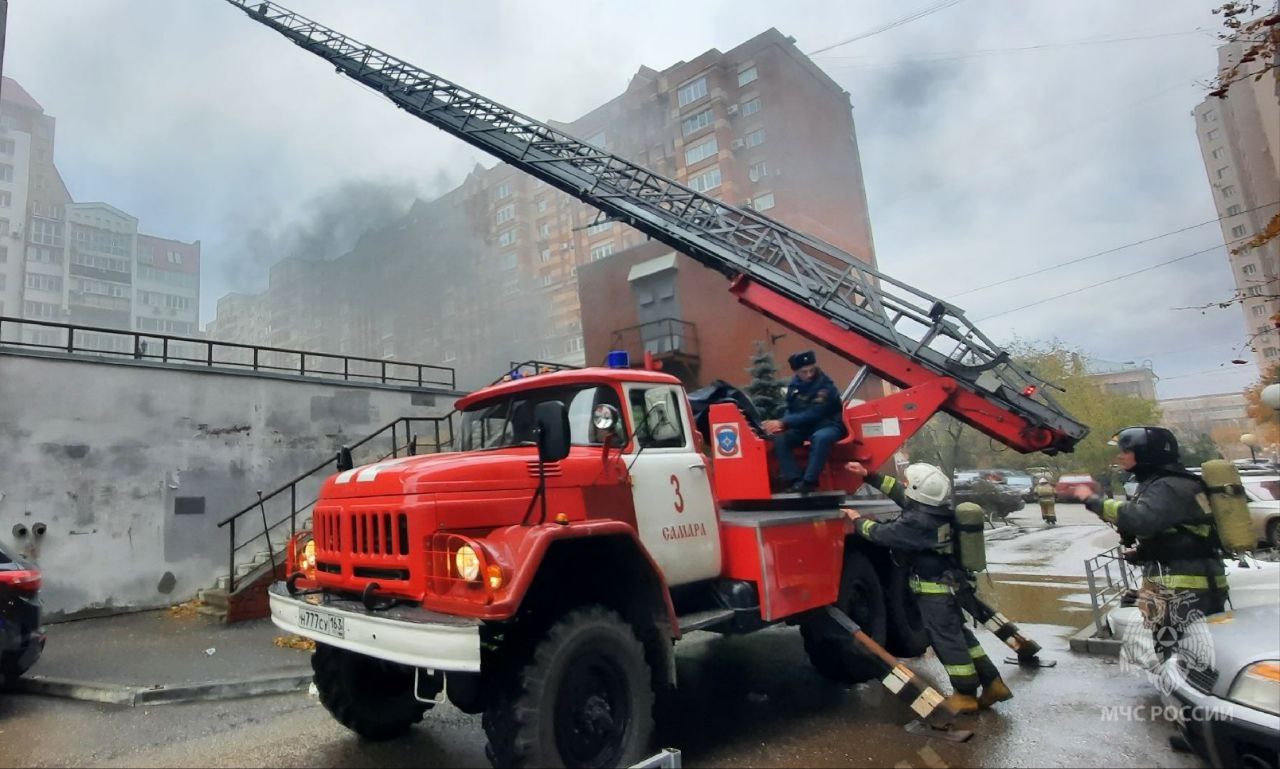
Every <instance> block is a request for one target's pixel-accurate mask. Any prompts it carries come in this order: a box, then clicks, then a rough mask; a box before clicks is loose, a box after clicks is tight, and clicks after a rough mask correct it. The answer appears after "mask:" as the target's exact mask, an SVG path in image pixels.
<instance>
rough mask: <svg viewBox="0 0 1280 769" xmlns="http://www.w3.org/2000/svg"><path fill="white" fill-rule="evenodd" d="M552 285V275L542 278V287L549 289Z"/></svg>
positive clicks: (548, 274)
mask: <svg viewBox="0 0 1280 769" xmlns="http://www.w3.org/2000/svg"><path fill="white" fill-rule="evenodd" d="M550 285H551V274H550V273H547V274H546V275H543V276H542V287H543V288H548V287H550Z"/></svg>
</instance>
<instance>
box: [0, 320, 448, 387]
mask: <svg viewBox="0 0 1280 769" xmlns="http://www.w3.org/2000/svg"><path fill="white" fill-rule="evenodd" d="M0 346H4V347H18V348H26V349H38V350H49V351H56V352H65V353H80V354H90V355H102V356H108V357H118V358H133V359H136V360H149V361H158V362H161V363H183V364H190V365H197V366H206V367H209V368H222V369H235V370H241V371H243V370H250V371H260V372H275V373H283V374H296V375H299V376H306V377H316V378H325V379H342V380H345V381H357V382H378V383H381V384H395V385H406V386H408V385H412V386H415V387H429V386H434V387H447V388H449V389H450V390H453V389H456V387H457V372H455V371H454V369H452V368H450V367H448V366H435V365H431V364H427V363H409V362H406V361H397V360H385V359H381V358H364V357H360V356H357V355H340V354H337V353H324V352H308V351H304V350H291V349H287V348H283V347H268V346H265V345H253V344H241V343H239V342H222V341H217V340H214V339H200V338H197V337H189V336H174V335H172V334H160V333H154V332H150V331H122V330H120V329H114V328H102V327H98V326H83V325H77V324H73V323H58V322H54V321H45V320H31V319H29V318H9V317H0Z"/></svg>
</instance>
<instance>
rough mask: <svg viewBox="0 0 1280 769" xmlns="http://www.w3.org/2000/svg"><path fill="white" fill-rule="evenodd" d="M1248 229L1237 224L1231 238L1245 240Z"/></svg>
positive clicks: (1233, 228)
mask: <svg viewBox="0 0 1280 769" xmlns="http://www.w3.org/2000/svg"><path fill="white" fill-rule="evenodd" d="M1246 231H1247V228H1246V227H1245V226H1244V225H1243V224H1237V225H1236V226H1234V227H1232V228H1231V237H1233V238H1243V237H1244V234H1245V232H1246Z"/></svg>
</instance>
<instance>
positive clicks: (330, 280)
mask: <svg viewBox="0 0 1280 769" xmlns="http://www.w3.org/2000/svg"><path fill="white" fill-rule="evenodd" d="M552 125H553V126H555V127H558V128H561V129H563V130H565V131H567V132H568V133H570V134H572V135H574V136H577V137H580V138H582V139H583V140H584V141H587V142H589V143H591V144H594V145H596V146H599V147H602V148H604V149H606V150H608V151H609V152H612V153H614V154H617V155H620V156H622V157H625V158H627V159H629V160H631V161H633V162H635V163H638V164H639V165H641V166H644V167H646V168H649V169H652V170H654V171H656V172H658V173H661V174H663V175H665V176H668V177H671V178H674V179H677V180H678V181H681V182H683V183H684V184H687V185H688V186H690V187H692V188H693V189H695V190H698V191H700V192H705V193H707V194H710V195H713V196H715V197H718V198H720V199H722V200H725V201H728V202H731V203H733V204H734V205H747V206H751V207H753V208H755V209H756V210H759V211H762V212H767V213H768V215H770V216H773V217H775V218H778V219H780V220H782V221H786V222H787V223H788V224H791V225H793V226H796V227H798V228H799V229H801V230H803V231H805V232H807V233H809V234H812V235H815V236H817V237H820V238H823V239H825V240H827V241H829V242H831V243H833V244H835V245H837V246H839V247H841V248H842V249H844V250H846V251H848V252H850V253H852V254H855V255H857V256H858V257H860V258H863V259H865V260H867V261H868V262H870V263H873V264H874V256H873V253H874V252H873V248H872V243H871V229H870V223H869V217H868V213H867V203H866V196H865V193H864V190H863V185H862V173H861V165H860V162H859V158H858V148H857V141H856V137H855V134H854V126H853V118H852V113H851V109H850V104H849V95H848V94H847V93H845V92H844V91H843V90H841V89H840V87H839V86H838V85H836V83H835V82H834V81H832V80H831V79H830V78H829V77H827V75H825V74H824V73H823V72H822V71H821V70H820V69H818V68H817V67H816V66H815V65H814V64H813V63H812V62H811V61H809V59H808V58H807V57H805V56H804V55H803V54H802V53H801V52H800V51H799V50H798V49H797V48H796V46H795V43H794V41H792V40H791V39H790V38H787V37H784V36H783V35H782V34H781V33H779V32H778V31H777V30H774V29H770V30H768V31H766V32H764V33H762V34H761V35H758V36H756V37H755V38H753V39H751V40H749V41H747V42H745V43H743V44H741V45H739V46H737V47H735V48H733V49H732V50H730V51H728V52H726V53H721V52H720V51H717V50H711V51H707V52H705V53H703V54H701V55H700V56H698V57H696V58H695V59H693V60H692V61H689V62H680V63H678V64H676V65H673V66H671V67H669V68H667V69H666V70H663V71H661V72H659V71H656V70H653V69H651V68H649V67H641V68H640V70H639V71H638V72H637V73H636V75H635V76H634V77H633V78H632V79H631V81H630V83H629V85H628V86H627V88H626V90H625V91H624V92H623V93H622V94H621V95H619V96H617V97H616V98H614V99H612V100H610V101H609V102H607V103H606V104H604V105H601V106H600V107H598V108H596V109H594V110H592V111H591V112H589V113H587V114H586V115H584V116H582V117H580V118H578V119H577V120H574V121H572V122H570V123H554V122H552ZM423 130H433V129H431V128H429V127H427V126H425V125H424V126H423ZM428 230H432V232H431V233H430V234H428V232H427V231H428ZM405 233H418V234H419V238H418V240H417V241H416V242H415V243H413V244H412V245H410V246H407V247H399V246H395V245H391V244H394V243H395V242H396V240H397V238H398V237H402V236H403V235H404V234H405ZM646 240H647V238H646V236H645V235H643V234H641V233H640V232H638V231H636V230H634V229H631V228H630V227H628V226H626V225H623V224H621V223H617V222H610V221H604V220H602V218H601V216H600V214H599V212H598V211H597V210H596V209H594V208H592V207H590V206H587V205H585V204H583V203H580V202H579V201H577V200H576V199H575V198H572V197H570V196H568V195H566V194H564V193H561V192H559V191H558V190H556V189H554V188H553V187H550V186H548V185H546V184H544V183H542V182H540V181H538V180H536V179H534V178H532V177H530V176H528V175H527V174H525V173H523V172H521V171H519V170H517V169H515V168H513V167H511V166H509V165H506V164H498V165H496V166H494V167H492V168H487V169H486V168H481V167H477V168H476V169H475V170H473V172H472V173H471V174H469V175H468V177H467V179H466V181H465V182H464V183H463V185H462V186H461V187H459V188H457V189H456V190H453V191H452V192H450V193H448V194H447V195H445V196H443V197H442V198H441V199H439V200H437V201H433V202H431V203H419V204H417V205H415V207H414V210H413V211H411V212H410V214H409V215H407V216H406V217H405V218H404V220H403V221H400V222H396V223H393V224H391V225H389V226H387V227H385V228H382V229H380V230H378V231H376V232H371V233H369V234H368V235H367V236H366V237H365V238H363V239H362V242H361V243H360V244H358V245H357V247H356V248H355V249H354V250H353V252H352V253H351V254H349V255H347V256H344V257H342V258H341V259H338V260H334V262H335V263H344V264H350V265H353V267H354V266H356V265H359V266H358V268H352V267H344V268H340V269H341V270H343V272H342V277H336V276H335V274H334V272H333V271H334V269H336V268H335V267H334V266H333V265H332V264H329V263H319V262H316V261H306V262H303V261H301V260H299V264H298V265H297V266H298V270H297V271H296V272H295V273H294V274H293V276H292V280H291V281H290V284H289V286H290V291H289V292H288V293H289V295H288V296H285V292H283V291H277V290H276V289H275V284H276V276H275V275H274V272H273V275H272V288H270V289H268V291H267V292H266V294H265V295H264V296H266V297H268V298H269V299H268V304H269V305H270V308H271V309H270V318H271V330H272V333H273V334H275V333H276V332H277V330H281V331H282V332H283V329H285V328H286V327H287V328H288V329H289V333H291V334H292V333H298V331H299V330H300V329H303V328H304V327H306V326H307V324H312V326H313V327H315V328H323V327H326V324H328V323H330V322H332V321H336V319H337V318H343V317H345V320H343V321H342V322H341V323H338V322H333V323H332V325H333V327H332V328H331V331H330V332H328V333H325V334H323V335H322V338H320V339H318V340H317V341H316V343H317V344H318V345H319V348H320V349H326V350H328V349H332V350H334V351H339V352H346V353H349V354H356V355H366V356H370V357H382V356H386V355H392V356H394V357H400V358H409V359H418V360H422V359H426V360H434V361H438V362H441V363H445V364H447V365H450V366H455V367H456V368H457V369H458V372H459V377H460V380H461V381H462V382H463V383H467V384H475V383H479V382H480V381H483V380H485V379H486V378H487V379H492V378H493V376H494V375H495V374H496V373H498V371H499V370H500V369H499V367H500V366H502V365H505V364H506V363H507V362H509V361H512V360H517V361H518V360H526V359H538V360H546V361H552V362H560V363H568V364H579V365H580V364H584V363H587V362H589V361H588V360H587V356H586V353H585V345H584V341H583V323H584V318H583V317H582V314H581V305H580V302H579V297H578V293H579V291H578V280H577V270H578V266H579V265H582V264H587V263H590V262H593V261H598V260H602V259H607V258H609V257H610V256H612V255H613V254H616V253H619V252H621V251H623V250H626V249H629V248H632V247H634V246H637V245H640V244H642V243H644V242H645V241H646ZM379 244H386V245H384V246H380V245H379ZM379 248H383V249H384V250H385V251H386V252H387V253H379V251H378V249H379ZM422 281H425V283H426V285H424V286H423V287H422V289H421V291H422V294H421V295H419V296H416V297H406V298H405V299H404V300H399V299H397V297H400V296H401V295H402V293H403V292H404V291H405V290H406V286H407V284H408V283H410V282H422ZM440 281H443V284H441V283H440ZM619 290H623V289H621V288H619ZM361 291H366V292H367V294H365V295H364V296H363V297H362V296H361V295H360V293H359V292H361ZM326 292H327V294H328V296H329V298H328V299H327V300H325V303H324V304H320V305H314V306H312V305H310V304H309V303H311V302H315V301H318V297H319V296H320V295H321V294H322V293H326ZM428 295H430V296H433V297H435V299H433V300H429V301H428V300H425V299H424V297H426V296H428ZM302 297H310V298H309V299H304V298H302ZM400 301H405V302H407V303H408V306H401V305H400V304H399V302H400ZM286 306H287V307H288V309H284V310H281V309H280V308H284V307H286ZM250 307H251V303H250V302H247V301H244V300H237V301H235V302H228V303H226V304H224V303H222V302H219V307H218V319H217V320H216V321H215V322H214V324H213V325H212V326H211V333H212V330H213V329H217V332H216V333H217V334H218V335H219V336H221V335H222V333H223V330H224V329H227V330H230V329H236V328H243V327H244V325H245V324H244V323H242V322H241V321H240V320H238V319H233V318H230V317H228V318H226V319H224V317H223V314H224V312H229V313H235V312H241V311H244V312H248V311H253V312H257V313H258V314H259V316H261V311H260V310H250ZM308 308H310V309H308ZM228 333H230V332H229V331H228ZM231 339H232V340H233V341H240V337H233V338H231ZM745 354H746V353H745V352H744V355H745ZM590 362H595V361H594V360H592V361H590ZM744 365H745V364H744Z"/></svg>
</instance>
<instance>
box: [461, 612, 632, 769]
mask: <svg viewBox="0 0 1280 769" xmlns="http://www.w3.org/2000/svg"><path fill="white" fill-rule="evenodd" d="M513 653H514V650H513ZM506 679H507V680H506V681H505V682H504V683H503V684H501V687H500V690H499V691H498V692H497V693H496V696H494V697H493V698H492V699H491V700H490V704H489V706H488V708H486V710H485V713H484V719H483V723H484V731H485V734H486V735H487V736H488V738H489V746H488V750H487V751H486V752H487V753H488V755H489V760H490V761H491V762H492V763H493V765H494V766H502V767H507V766H513V767H523V766H557V767H558V766H566V767H579V766H581V767H606V766H630V765H631V764H634V763H637V762H638V761H640V760H641V759H643V758H644V757H645V756H646V755H647V754H648V750H649V747H650V745H649V743H650V739H651V738H652V735H653V696H654V695H653V686H652V678H651V675H650V670H649V666H648V664H647V663H646V662H645V657H644V647H643V646H642V645H641V644H640V641H639V640H637V638H636V635H635V632H634V631H633V630H632V629H631V626H630V625H628V624H627V623H626V622H624V621H623V620H622V618H621V617H620V616H618V614H617V613H616V612H613V611H611V610H609V609H605V608H603V607H598V606H593V607H588V608H582V609H575V610H573V611H571V612H569V613H568V614H566V615H565V616H564V617H562V618H561V619H560V620H559V621H557V622H556V623H555V624H554V625H552V626H551V629H550V630H549V631H547V633H546V635H545V637H543V638H542V640H540V641H538V642H537V645H536V646H535V647H534V649H533V655H532V658H531V659H529V661H528V662H526V663H525V664H523V665H519V666H516V668H515V669H514V670H512V671H511V672H510V673H509V675H507V676H506Z"/></svg>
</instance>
